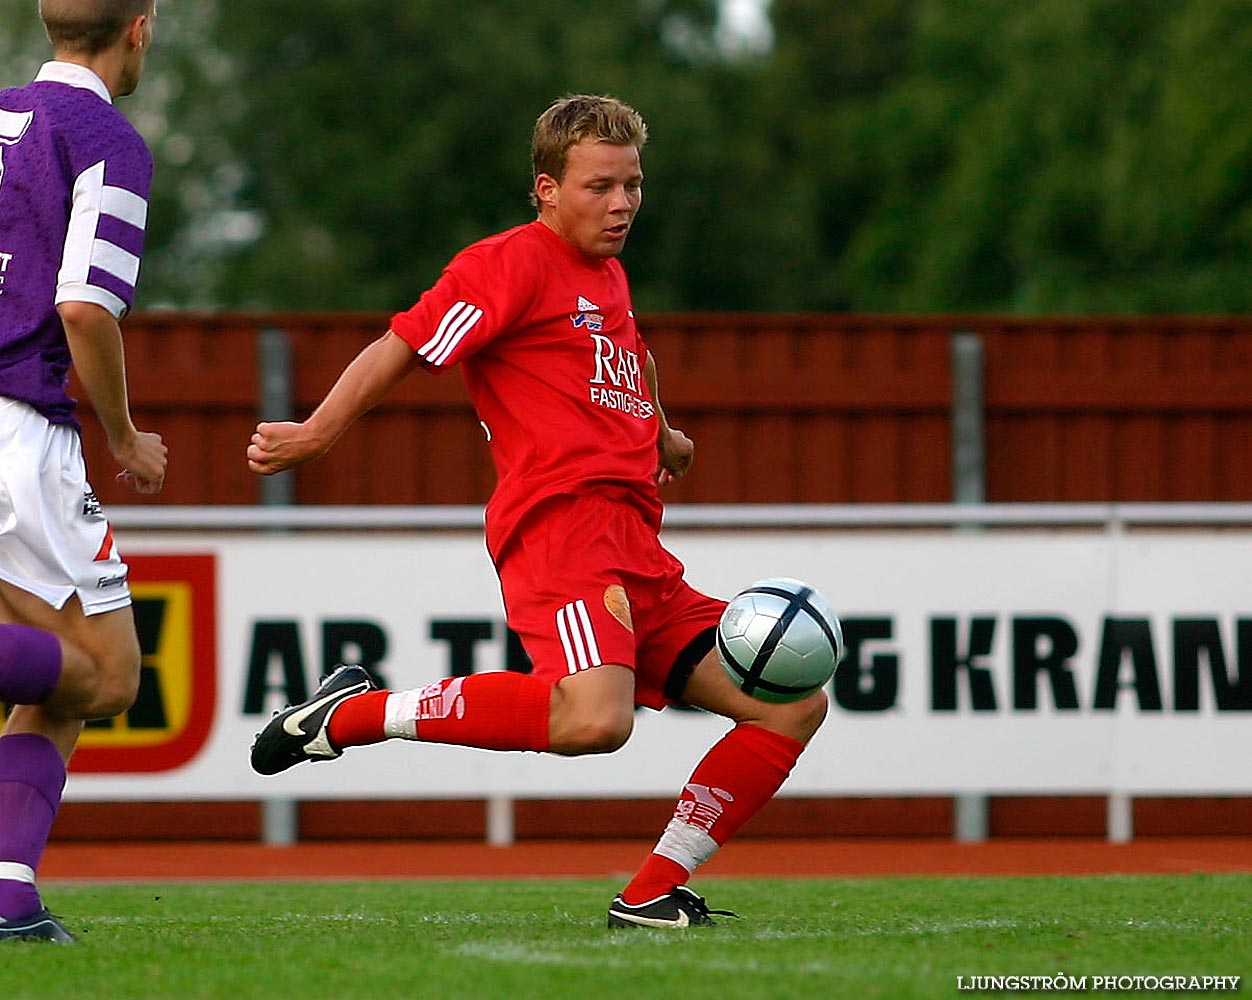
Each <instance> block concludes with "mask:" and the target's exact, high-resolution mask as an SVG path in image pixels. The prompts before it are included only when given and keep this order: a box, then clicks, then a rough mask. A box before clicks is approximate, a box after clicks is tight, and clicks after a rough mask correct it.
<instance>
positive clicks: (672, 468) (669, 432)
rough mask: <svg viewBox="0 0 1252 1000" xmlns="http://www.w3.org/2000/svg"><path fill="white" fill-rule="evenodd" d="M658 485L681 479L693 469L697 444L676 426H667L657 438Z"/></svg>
mask: <svg viewBox="0 0 1252 1000" xmlns="http://www.w3.org/2000/svg"><path fill="white" fill-rule="evenodd" d="M656 450H657V466H656V482H657V485H658V486H664V485H665V484H666V483H672V482H673V481H674V480H675V479H681V478H682V477H683V476H685V475H686V474H687V472H688V471H689V470H690V469H691V463H692V462H693V461H694V460H695V451H696V446H695V442H693V441H692V440H691V438H689V437H687V435H686V434H684V433H683V432H682V431H680V430H678V429H677V428H675V427H667V428H666V429H665V430H663V431H662V432H661V433H660V435H659V436H658V437H657V439H656Z"/></svg>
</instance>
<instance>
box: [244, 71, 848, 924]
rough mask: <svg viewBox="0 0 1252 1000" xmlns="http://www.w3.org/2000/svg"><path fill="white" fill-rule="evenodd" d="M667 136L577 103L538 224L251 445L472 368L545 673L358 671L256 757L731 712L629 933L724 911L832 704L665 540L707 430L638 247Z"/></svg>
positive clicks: (525, 620)
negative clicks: (717, 872) (723, 872)
mask: <svg viewBox="0 0 1252 1000" xmlns="http://www.w3.org/2000/svg"><path fill="white" fill-rule="evenodd" d="M646 137H647V130H646V126H645V125H644V123H643V120H642V119H641V118H640V116H639V115H638V113H637V112H635V111H634V110H633V109H632V108H630V107H628V106H626V105H624V104H622V103H621V102H619V101H617V100H614V99H612V98H606V97H594V96H585V95H579V96H572V97H567V98H564V99H562V100H560V101H558V102H556V103H555V104H553V105H552V106H551V107H550V108H548V109H547V110H546V111H545V112H544V113H543V114H542V115H541V116H540V118H539V120H538V122H537V123H536V126H535V131H534V138H533V143H532V160H533V167H534V186H533V191H532V200H533V201H534V203H535V205H536V206H537V208H538V218H537V219H536V220H535V221H534V222H531V223H529V224H527V225H523V226H518V227H517V228H514V229H510V230H508V231H507V232H504V233H501V234H499V235H496V236H493V237H490V238H488V239H485V240H482V241H480V242H478V243H475V244H473V245H472V246H470V247H468V248H467V249H465V250H463V251H462V252H461V253H459V254H458V255H457V256H456V257H455V258H454V259H453V260H452V262H451V263H450V264H449V265H448V267H447V268H446V269H445V270H444V273H443V275H442V276H441V278H440V279H439V281H438V282H437V283H436V284H435V285H434V286H433V287H432V288H431V289H430V290H428V291H427V292H426V293H425V294H424V295H423V296H422V297H421V299H420V300H419V301H418V303H417V304H416V305H415V306H414V307H413V308H412V309H410V310H408V311H407V312H403V313H400V314H399V315H397V316H395V317H394V319H393V320H392V324H391V329H390V330H388V332H387V333H385V334H384V335H383V336H382V337H381V338H379V339H378V340H376V341H374V342H373V343H372V344H370V345H369V346H367V347H366V348H365V349H364V350H363V351H362V352H361V353H360V354H359V355H358V356H357V357H356V359H355V360H353V361H352V363H351V364H349V365H348V367H347V368H346V369H345V370H344V372H343V374H342V375H341V376H340V378H339V380H338V381H337V382H336V384H335V385H334V387H333V388H332V389H331V390H330V392H329V393H328V394H327V396H326V398H325V399H324V400H323V401H322V403H321V404H320V405H319V406H318V407H317V409H316V410H315V411H314V412H313V414H312V415H311V416H310V417H309V418H308V419H307V420H305V421H304V422H302V423H291V422H283V423H262V424H260V425H259V426H258V427H257V429H256V432H255V433H254V434H253V436H252V441H251V444H250V446H249V447H248V451H247V457H248V465H249V467H250V468H251V469H252V470H253V471H254V472H258V473H262V474H271V473H275V472H279V471H282V470H284V469H288V468H291V467H292V466H294V465H297V464H299V463H301V462H304V461H307V460H309V459H312V458H315V457H317V456H318V455H321V454H323V453H324V452H326V451H327V450H328V449H329V448H330V447H331V446H332V445H333V444H334V443H335V441H336V440H338V438H339V437H340V436H341V435H342V434H343V432H344V431H345V430H346V429H347V428H348V426H349V425H350V424H351V423H352V422H353V421H354V420H356V419H357V418H358V417H360V416H361V415H362V414H363V413H365V412H366V411H368V410H369V409H370V408H371V407H373V406H374V405H376V404H377V403H378V402H379V401H381V400H382V399H383V398H384V397H385V396H386V394H387V393H388V392H389V390H390V389H391V388H392V387H393V386H395V385H396V383H397V382H399V381H400V380H401V379H402V378H404V377H405V376H406V375H407V374H409V373H410V372H411V371H412V370H413V369H414V368H422V369H425V370H426V371H428V372H434V373H438V372H442V371H446V370H448V369H450V368H453V367H457V366H459V367H460V368H461V370H462V373H463V375H464V378H465V383H466V386H467V388H468V391H469V395H470V398H471V400H472V401H473V404H474V407H475V409H476V410H477V412H478V416H479V418H480V419H481V420H482V422H483V425H484V427H485V428H486V431H487V435H488V439H489V441H490V447H491V453H492V457H493V460H494V462H495V465H496V471H497V474H498V483H497V486H496V490H495V492H494V494H493V496H492V498H491V501H490V503H489V504H488V505H487V519H486V532H487V547H488V551H489V552H490V554H491V558H492V560H493V562H494V563H495V566H496V569H497V571H498V573H499V576H500V581H501V587H502V590H503V594H504V603H505V608H506V611H507V615H508V622H509V626H510V627H511V628H512V629H513V630H514V631H515V632H517V633H518V635H519V636H520V637H521V639H522V642H523V644H524V646H525V648H526V650H527V652H528V654H529V655H530V658H531V660H532V661H533V663H534V670H533V672H532V673H530V674H521V673H515V672H508V671H492V672H488V673H480V674H473V675H471V676H469V677H455V678H449V679H447V680H444V681H441V682H438V683H436V684H431V685H429V686H427V687H424V688H420V689H417V690H411V691H394V692H393V691H383V690H378V689H376V688H375V686H374V684H373V682H372V681H371V679H370V677H369V675H368V674H367V673H366V672H365V671H364V670H363V669H361V668H360V667H357V666H345V667H340V668H339V669H338V670H337V671H335V673H333V674H332V675H331V676H330V677H328V678H327V679H326V680H325V681H324V682H323V683H322V685H321V687H319V688H318V690H317V691H316V692H315V693H314V695H313V697H312V698H310V699H309V700H308V701H306V702H304V703H303V704H301V705H296V706H293V707H289V708H287V709H286V710H284V711H283V712H280V713H278V714H276V715H275V717H274V718H273V719H272V720H270V722H269V723H268V724H267V725H266V726H265V728H264V729H263V730H262V731H261V732H260V733H259V734H258V736H257V739H256V742H255V744H254V745H253V748H252V766H253V767H254V768H255V769H256V770H257V771H259V772H260V773H262V774H275V773H278V772H279V771H282V770H285V769H286V768H288V767H291V766H293V765H295V764H297V763H300V762H302V761H306V760H324V759H329V758H333V757H338V756H339V755H340V754H341V753H342V752H343V751H344V750H345V749H346V748H348V747H352V746H361V745H365V744H370V743H377V742H380V741H382V740H385V739H392V738H402V739H409V740H420V741H425V742H435V743H449V744H457V745H461V746H473V747H480V748H484V749H491V750H533V751H544V752H548V753H555V754H564V755H579V754H591V753H611V752H612V751H614V750H617V749H618V748H620V747H621V746H622V745H623V744H625V742H626V741H627V739H628V738H629V737H630V734H631V728H632V725H633V720H634V711H635V707H636V706H637V705H644V706H647V707H648V708H653V709H660V708H663V707H665V706H666V705H668V704H673V703H684V704H687V705H692V706H696V707H699V708H702V709H705V710H707V711H710V712H713V713H716V714H718V715H721V716H724V717H726V718H727V719H729V720H730V721H731V722H733V723H734V726H733V728H732V729H731V730H730V731H729V732H728V733H727V734H726V735H725V736H724V737H723V738H722V739H721V740H720V741H719V742H718V743H717V744H716V745H714V746H713V747H712V748H711V749H710V750H709V752H708V753H707V754H706V755H705V757H704V759H703V760H701V761H700V762H699V764H698V765H697V767H696V769H695V771H694V772H693V773H692V775H691V777H690V779H689V781H688V783H687V785H686V787H685V788H684V790H683V793H682V796H681V798H680V799H679V801H678V805H677V808H676V809H675V812H674V816H673V819H672V820H671V821H670V822H669V824H668V825H667V826H666V828H665V830H664V832H663V833H662V835H661V838H660V840H659V841H658V842H657V844H656V846H655V848H654V849H653V851H652V853H651V854H650V855H649V856H648V857H647V858H646V860H645V861H644V863H643V865H642V866H641V867H640V869H639V871H638V872H637V873H636V874H635V876H634V878H633V879H631V881H630V883H629V884H628V885H627V886H626V887H625V888H624V889H623V890H622V892H621V893H620V894H619V895H618V896H617V897H616V898H615V899H614V900H613V902H612V904H611V905H610V908H609V916H608V919H609V926H611V927H619V926H621V927H632V926H644V927H685V926H688V925H692V924H711V923H713V921H712V919H711V917H710V916H709V913H710V911H709V909H708V907H707V906H706V905H705V902H704V900H703V899H701V898H700V897H699V896H698V895H697V894H696V893H695V892H693V891H692V890H691V889H689V888H688V887H687V885H686V883H687V880H688V878H689V877H690V876H691V874H692V872H694V871H695V869H696V868H697V867H698V866H699V865H700V864H701V863H703V862H704V861H707V860H708V859H709V858H710V857H711V856H712V855H713V853H714V852H715V851H716V850H717V848H718V847H719V846H720V845H721V844H724V843H725V842H726V841H727V839H728V838H729V837H731V836H732V835H733V834H734V833H735V831H736V830H738V829H739V827H740V826H742V825H743V823H744V822H745V821H746V820H748V819H749V818H750V817H751V816H752V815H753V814H755V813H756V812H757V811H758V810H759V809H760V808H761V807H762V806H763V805H764V804H765V803H766V802H768V801H769V800H770V799H771V798H772V797H773V795H774V793H775V792H776V791H777V790H778V788H779V787H780V786H781V785H782V783H783V781H784V780H786V778H787V775H788V774H789V773H790V772H791V769H792V767H793V766H794V765H795V762H796V759H797V758H798V756H799V754H800V752H801V751H802V750H803V749H804V747H805V745H806V744H807V743H808V741H809V740H810V739H811V738H812V736H813V734H814V733H815V732H816V731H817V728H818V727H819V726H820V725H821V723H822V720H823V719H824V717H825V715H826V707H827V706H826V698H825V695H824V694H823V693H821V692H817V693H815V694H813V695H810V696H809V697H807V698H805V699H803V700H801V701H798V702H793V703H790V704H777V705H776V704H767V703H765V702H762V701H758V700H756V699H754V698H751V697H749V696H748V695H745V694H744V693H743V692H742V691H740V690H739V689H738V688H736V687H735V686H734V685H733V684H732V683H731V682H730V680H729V679H728V678H727V676H726V674H725V672H724V671H723V669H722V667H721V665H720V664H719V663H718V660H717V654H716V651H715V649H714V639H715V629H716V625H717V621H718V618H719V617H720V615H721V612H722V609H723V608H724V607H725V602H723V601H721V600H717V599H715V598H712V597H708V596H706V595H704V594H701V593H699V592H698V591H696V590H694V589H693V588H692V587H691V586H689V585H688V584H687V583H686V581H685V580H684V579H683V567H682V564H681V563H680V562H679V561H678V560H677V559H676V558H674V556H672V555H671V554H670V553H669V552H667V551H666V550H665V549H664V548H663V547H662V546H661V543H660V540H659V537H658V534H659V531H660V527H661V503H660V500H659V498H658V494H657V487H658V485H661V484H664V483H666V482H668V481H670V480H671V479H672V478H673V477H676V476H682V475H684V474H685V473H686V472H687V470H688V469H689V467H690V465H691V461H692V454H693V445H692V442H691V441H690V440H689V439H688V438H687V437H686V436H685V435H684V434H683V433H682V432H681V431H679V430H677V429H675V428H673V427H670V426H669V423H668V421H667V420H666V418H665V413H664V411H663V410H662V408H661V405H660V402H659V397H658V393H657V376H656V366H655V363H654V361H653V358H652V355H651V354H650V353H649V352H648V349H647V346H646V345H645V344H644V342H643V340H642V339H641V338H640V335H639V332H638V330H637V329H636V327H635V320H634V313H633V312H632V309H631V302H630V292H629V288H628V286H627V281H626V275H625V272H624V271H623V269H622V266H621V264H620V263H619V261H618V259H617V257H618V255H619V254H620V253H621V251H622V247H623V246H624V244H625V242H626V237H627V234H628V233H629V232H630V227H631V225H632V223H633V222H634V218H635V214H636V213H637V211H638V209H639V205H640V202H641V199H642V190H643V170H642V167H641V161H640V151H641V149H642V147H643V145H644V142H645V140H646Z"/></svg>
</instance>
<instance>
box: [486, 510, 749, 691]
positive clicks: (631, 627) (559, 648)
mask: <svg viewBox="0 0 1252 1000" xmlns="http://www.w3.org/2000/svg"><path fill="white" fill-rule="evenodd" d="M496 569H497V570H498V572H499V574H500V583H501V587H502V588H503V591H504V606H505V609H506V611H507V614H508V620H509V627H510V628H512V629H513V631H514V632H516V633H517V634H518V635H519V636H520V637H521V640H522V644H523V645H524V646H525V647H526V652H527V653H528V654H529V655H530V658H531V661H532V662H533V663H534V676H536V677H541V678H543V679H544V680H546V681H548V682H549V683H552V684H555V683H556V682H557V681H559V680H560V679H561V678H563V677H568V676H570V675H571V674H576V673H578V672H579V671H580V670H587V669H589V668H591V667H595V666H599V665H600V664H604V663H615V664H619V665H621V666H624V667H629V668H630V669H632V670H633V671H634V672H635V704H637V705H644V706H647V707H648V708H658V709H659V708H664V707H665V706H666V705H667V704H670V703H672V702H674V701H676V700H677V699H678V695H679V693H680V692H681V683H682V682H684V681H685V680H686V676H685V675H682V673H681V672H682V671H686V674H687V675H689V673H690V670H691V668H692V667H694V666H695V664H696V663H698V662H699V660H700V659H702V658H703V656H704V654H705V653H707V652H708V650H710V649H712V648H713V632H712V629H713V628H714V626H716V625H717V622H718V619H719V618H720V617H721V615H722V611H723V610H724V609H725V607H726V602H725V601H721V600H718V599H716V598H713V597H707V596H706V595H704V594H702V593H700V592H699V591H698V590H695V589H694V588H693V587H691V586H690V585H689V584H688V583H687V581H686V580H684V579H683V565H682V563H680V562H679V561H678V560H677V559H675V558H674V556H672V555H671V554H670V553H669V552H667V551H666V550H665V549H664V548H663V547H662V546H661V542H660V539H659V538H658V537H657V535H656V532H655V531H654V530H653V529H652V528H651V527H650V526H649V525H648V523H647V522H646V521H645V519H644V517H643V515H642V514H641V513H640V512H639V510H638V509H637V508H636V507H634V506H633V505H631V504H630V503H629V502H624V501H621V500H613V499H610V498H608V497H604V496H600V495H591V496H577V497H575V496H562V497H558V498H554V499H552V500H549V501H546V502H544V503H543V504H541V505H540V506H539V507H538V508H536V510H535V511H534V512H532V515H530V516H528V517H527V519H526V521H525V523H523V524H522V525H521V526H520V527H519V528H518V529H517V533H516V534H515V535H514V537H513V539H512V540H510V542H509V544H508V545H507V546H506V548H505V551H504V552H503V553H501V558H500V562H499V564H498V565H497V567H496ZM676 669H677V670H678V671H679V672H680V674H679V675H678V676H675V677H674V679H673V681H671V675H672V674H674V673H675V670H676ZM667 683H668V684H671V688H670V690H669V691H667V690H666V685H667Z"/></svg>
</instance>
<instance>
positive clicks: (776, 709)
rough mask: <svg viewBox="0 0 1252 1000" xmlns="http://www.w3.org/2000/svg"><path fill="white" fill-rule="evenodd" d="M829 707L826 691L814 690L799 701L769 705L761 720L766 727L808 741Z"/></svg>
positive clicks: (818, 727) (795, 738)
mask: <svg viewBox="0 0 1252 1000" xmlns="http://www.w3.org/2000/svg"><path fill="white" fill-rule="evenodd" d="M829 707H830V705H829V702H828V701H827V700H826V692H824V691H820V690H819V691H814V692H813V693H812V694H810V695H808V696H807V697H805V698H802V699H800V700H799V701H793V702H788V703H786V704H775V705H771V706H770V708H769V711H768V712H766V713H763V717H762V720H761V722H762V724H763V725H764V726H765V727H766V728H767V729H772V730H774V731H775V732H779V733H782V734H783V735H784V736H790V737H791V738H792V739H794V740H798V741H799V742H801V743H808V741H809V740H811V739H812V738H813V735H814V734H815V733H816V732H817V730H818V729H820V728H821V725H822V722H823V721H825V719H826V712H827V710H828V709H829Z"/></svg>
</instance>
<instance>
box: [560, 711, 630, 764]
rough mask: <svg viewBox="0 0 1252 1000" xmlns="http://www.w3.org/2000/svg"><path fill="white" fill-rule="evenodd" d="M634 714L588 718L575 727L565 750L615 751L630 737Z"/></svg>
mask: <svg viewBox="0 0 1252 1000" xmlns="http://www.w3.org/2000/svg"><path fill="white" fill-rule="evenodd" d="M633 729H634V719H633V717H632V716H619V717H615V718H597V719H588V720H585V721H583V722H581V723H580V724H578V725H577V726H575V727H573V729H572V731H571V732H570V733H569V735H568V737H567V738H566V740H565V741H564V749H563V752H564V753H567V754H571V755H582V754H600V753H613V752H614V751H615V750H620V749H621V748H622V747H624V746H625V745H626V743H627V741H628V740H629V739H630V734H631V732H632V731H633Z"/></svg>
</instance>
